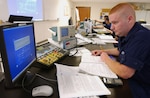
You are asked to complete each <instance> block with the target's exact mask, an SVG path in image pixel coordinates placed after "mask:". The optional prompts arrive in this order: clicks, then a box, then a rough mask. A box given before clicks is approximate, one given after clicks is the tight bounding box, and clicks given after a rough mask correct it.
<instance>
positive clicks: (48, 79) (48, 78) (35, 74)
mask: <svg viewBox="0 0 150 98" xmlns="http://www.w3.org/2000/svg"><path fill="white" fill-rule="evenodd" d="M35 75H36V76H38V77H40V78H42V79H44V80H47V81H52V82H57V80H54V79H49V78H46V77H44V76H42V75H40V74H35Z"/></svg>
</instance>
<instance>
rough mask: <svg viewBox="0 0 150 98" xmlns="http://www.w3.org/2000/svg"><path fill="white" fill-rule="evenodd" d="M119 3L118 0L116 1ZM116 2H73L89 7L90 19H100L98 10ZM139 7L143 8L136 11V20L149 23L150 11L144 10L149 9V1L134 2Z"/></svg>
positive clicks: (110, 6) (111, 5)
mask: <svg viewBox="0 0 150 98" xmlns="http://www.w3.org/2000/svg"><path fill="white" fill-rule="evenodd" d="M118 3H119V2H118ZM116 4H117V2H116V3H98V2H90V3H87V2H80V3H75V4H74V6H75V7H76V6H78V7H80V6H82V7H91V19H92V20H95V19H100V12H101V10H102V8H110V9H111V8H112V7H113V6H115V5H116ZM135 4H136V5H137V6H139V7H141V6H142V7H143V8H144V9H143V10H140V11H136V16H137V21H139V20H140V19H143V20H146V21H147V23H150V11H145V10H147V9H149V10H150V3H135Z"/></svg>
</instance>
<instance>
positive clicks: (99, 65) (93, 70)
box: [79, 54, 118, 78]
mask: <svg viewBox="0 0 150 98" xmlns="http://www.w3.org/2000/svg"><path fill="white" fill-rule="evenodd" d="M79 69H80V70H81V72H84V73H88V74H91V75H97V76H101V77H107V78H118V76H117V75H116V74H115V73H114V72H112V71H111V70H110V69H109V67H108V66H107V65H106V64H105V63H104V62H103V61H102V60H101V58H100V56H93V55H90V54H84V55H82V58H81V63H80V64H79Z"/></svg>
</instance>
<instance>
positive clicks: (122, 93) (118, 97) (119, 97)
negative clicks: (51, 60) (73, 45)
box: [0, 44, 132, 98]
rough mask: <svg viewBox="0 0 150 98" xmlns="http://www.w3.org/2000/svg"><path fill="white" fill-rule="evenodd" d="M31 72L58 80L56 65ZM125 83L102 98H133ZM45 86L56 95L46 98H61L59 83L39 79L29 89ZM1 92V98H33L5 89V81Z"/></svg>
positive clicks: (70, 60)
mask: <svg viewBox="0 0 150 98" xmlns="http://www.w3.org/2000/svg"><path fill="white" fill-rule="evenodd" d="M111 47H112V44H109V45H107V46H106V45H101V48H103V49H105V48H111ZM86 48H87V49H89V50H94V49H99V48H100V46H99V45H91V44H88V45H86ZM80 61H81V57H75V56H72V57H69V56H66V57H65V58H63V59H62V60H60V61H59V62H58V63H61V64H66V65H70V66H78V65H79V63H80ZM33 65H36V66H38V65H39V63H34V64H33ZM30 71H31V72H32V73H38V74H40V75H42V76H44V77H47V78H49V79H54V80H57V77H56V73H57V71H56V66H55V65H53V66H52V67H51V68H50V69H40V68H37V67H31V69H30ZM123 83H124V85H123V86H121V87H115V88H109V90H110V91H111V95H108V96H102V97H100V98H132V95H131V92H130V89H129V87H128V83H127V81H126V80H123ZM43 84H47V85H50V86H51V87H52V88H53V90H54V93H53V94H52V95H51V96H49V97H46V98H59V91H58V84H57V82H49V81H45V80H43V79H41V78H39V77H37V78H36V79H35V82H34V83H33V85H31V86H30V87H29V88H28V89H32V88H33V87H35V86H38V85H43ZM0 92H1V95H0V98H11V97H12V96H13V97H14V98H33V97H32V95H31V93H28V92H26V91H24V90H23V89H22V88H15V89H6V88H5V87H4V81H3V82H1V83H0ZM38 98H43V97H38Z"/></svg>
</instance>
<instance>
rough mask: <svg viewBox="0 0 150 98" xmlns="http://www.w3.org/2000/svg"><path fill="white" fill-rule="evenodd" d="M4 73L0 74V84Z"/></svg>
mask: <svg viewBox="0 0 150 98" xmlns="http://www.w3.org/2000/svg"><path fill="white" fill-rule="evenodd" d="M4 77H5V76H4V72H0V82H1V81H3V80H4Z"/></svg>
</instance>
